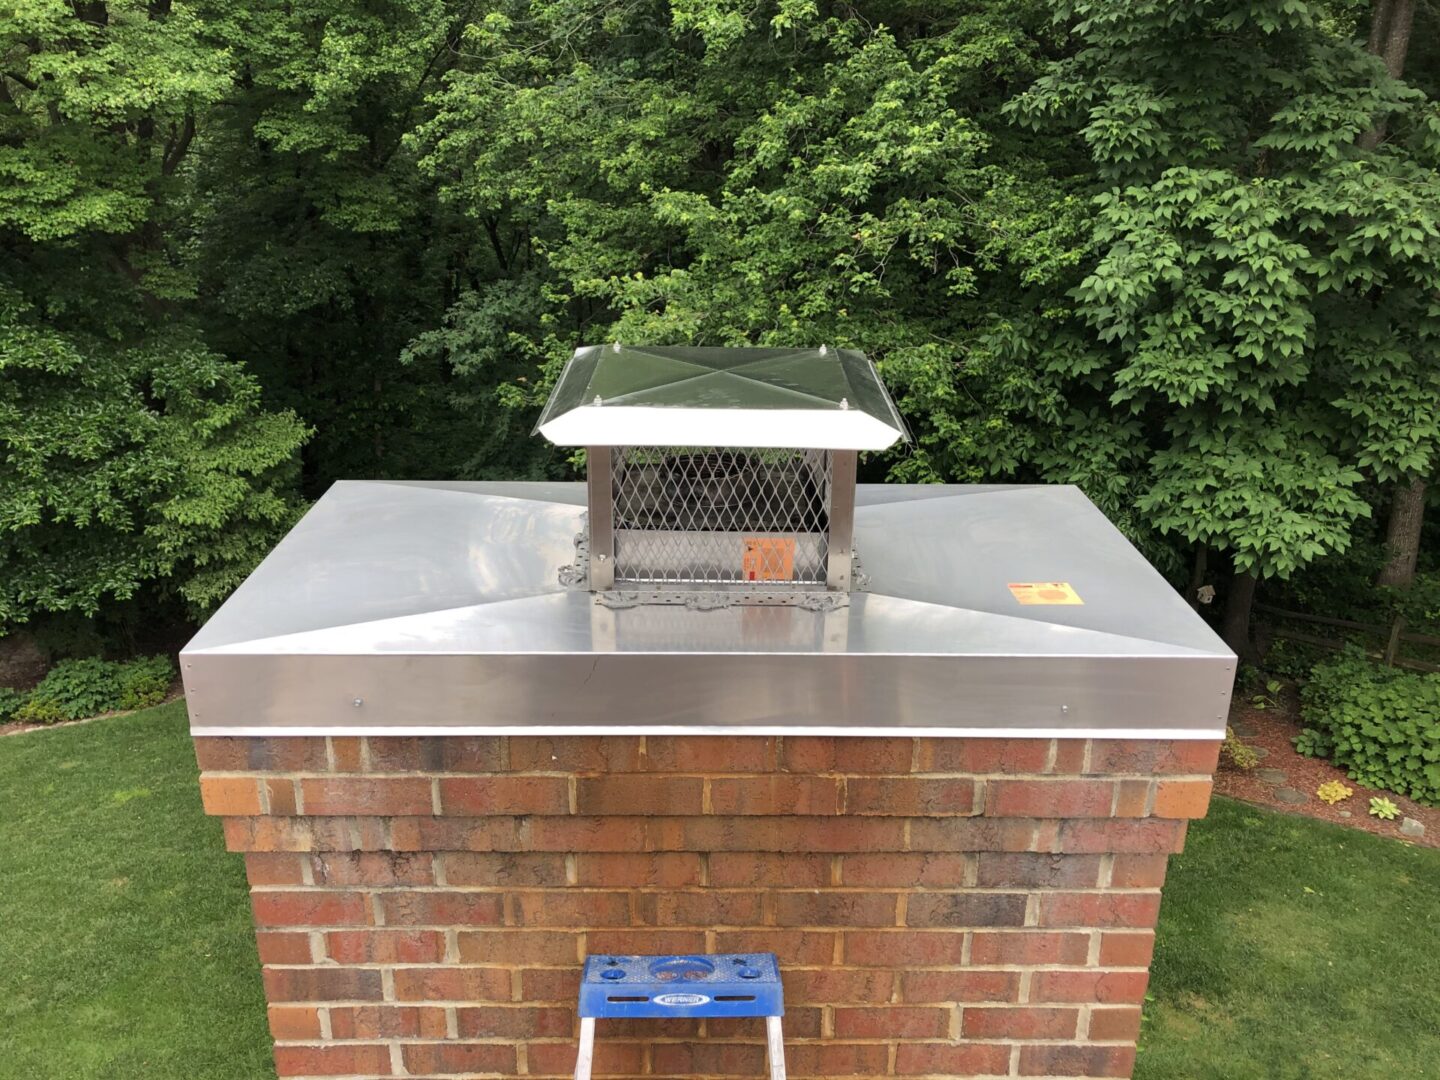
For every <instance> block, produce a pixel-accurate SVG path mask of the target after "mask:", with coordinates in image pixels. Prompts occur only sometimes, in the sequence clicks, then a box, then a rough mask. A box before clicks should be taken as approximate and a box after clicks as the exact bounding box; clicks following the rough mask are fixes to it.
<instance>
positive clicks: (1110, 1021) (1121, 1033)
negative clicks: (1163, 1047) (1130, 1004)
mask: <svg viewBox="0 0 1440 1080" xmlns="http://www.w3.org/2000/svg"><path fill="white" fill-rule="evenodd" d="M1139 1037H1140V1010H1139V1009H1138V1008H1119V1009H1091V1010H1090V1038H1091V1039H1093V1040H1095V1041H1096V1042H1105V1041H1108V1040H1114V1041H1116V1042H1134V1041H1135V1040H1136V1039H1138V1038H1139Z"/></svg>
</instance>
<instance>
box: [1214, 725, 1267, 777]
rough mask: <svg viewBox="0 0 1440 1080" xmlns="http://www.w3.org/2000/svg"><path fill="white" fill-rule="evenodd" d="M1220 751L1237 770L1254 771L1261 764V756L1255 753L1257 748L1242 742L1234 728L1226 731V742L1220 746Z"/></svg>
mask: <svg viewBox="0 0 1440 1080" xmlns="http://www.w3.org/2000/svg"><path fill="white" fill-rule="evenodd" d="M1220 750H1221V752H1222V753H1223V754H1224V755H1225V758H1226V759H1227V760H1228V761H1229V762H1230V764H1231V765H1234V766H1235V767H1236V768H1237V769H1253V768H1254V767H1255V766H1256V765H1259V764H1260V755H1259V754H1257V753H1255V748H1254V747H1253V746H1247V745H1246V744H1245V743H1243V742H1241V741H1240V736H1238V735H1236V734H1235V729H1234V728H1231V727H1227V728H1226V729H1225V741H1224V742H1222V743H1221V744H1220Z"/></svg>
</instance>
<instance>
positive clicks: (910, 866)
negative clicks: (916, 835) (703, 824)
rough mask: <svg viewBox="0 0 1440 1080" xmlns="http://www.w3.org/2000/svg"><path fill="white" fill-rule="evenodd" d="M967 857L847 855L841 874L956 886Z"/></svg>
mask: <svg viewBox="0 0 1440 1080" xmlns="http://www.w3.org/2000/svg"><path fill="white" fill-rule="evenodd" d="M969 857H971V858H973V856H969ZM966 858H967V856H965V855H960V854H957V853H952V852H946V851H916V852H886V853H884V854H881V855H846V856H844V857H843V861H842V863H841V869H840V878H841V880H842V881H843V882H844V883H845V884H846V885H878V886H882V887H884V886H888V887H890V888H905V889H910V888H917V887H927V888H956V887H958V886H960V885H963V884H964V883H965V860H966ZM712 867H713V864H712Z"/></svg>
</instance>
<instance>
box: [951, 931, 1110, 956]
mask: <svg viewBox="0 0 1440 1080" xmlns="http://www.w3.org/2000/svg"><path fill="white" fill-rule="evenodd" d="M1089 955H1090V935H1089V934H1056V933H1046V932H1043V931H1036V930H1023V931H1017V932H1012V933H1003V934H1001V933H993V934H989V933H983V932H977V933H976V934H975V935H974V936H973V937H972V938H971V940H970V962H971V963H972V964H1026V965H1038V964H1083V963H1085V960H1086V957H1088V956H1089Z"/></svg>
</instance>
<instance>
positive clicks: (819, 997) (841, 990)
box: [785, 967, 895, 1005]
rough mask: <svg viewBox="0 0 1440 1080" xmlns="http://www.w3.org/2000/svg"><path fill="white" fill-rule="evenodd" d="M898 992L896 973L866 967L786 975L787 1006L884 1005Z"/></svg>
mask: <svg viewBox="0 0 1440 1080" xmlns="http://www.w3.org/2000/svg"><path fill="white" fill-rule="evenodd" d="M894 989H895V974H894V973H893V972H890V971H883V970H880V969H878V968H876V969H865V968H837V967H822V968H791V969H790V970H788V971H786V972H785V1001H786V1004H787V1005H788V1004H792V1003H793V1004H800V1005H805V1004H812V1005H835V1004H845V1003H848V1004H875V1005H878V1004H882V1003H884V1002H887V1001H889V1000H890V998H891V995H892V994H893V992H894Z"/></svg>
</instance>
